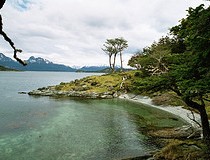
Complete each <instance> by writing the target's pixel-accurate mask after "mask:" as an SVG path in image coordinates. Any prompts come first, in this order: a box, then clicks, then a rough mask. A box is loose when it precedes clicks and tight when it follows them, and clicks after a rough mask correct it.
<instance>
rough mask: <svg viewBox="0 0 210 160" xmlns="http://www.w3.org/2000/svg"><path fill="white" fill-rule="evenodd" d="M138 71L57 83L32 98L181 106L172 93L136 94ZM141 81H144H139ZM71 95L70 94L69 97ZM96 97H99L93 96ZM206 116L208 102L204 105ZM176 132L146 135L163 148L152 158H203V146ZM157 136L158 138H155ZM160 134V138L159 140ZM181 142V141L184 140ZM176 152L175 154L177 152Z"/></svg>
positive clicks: (169, 131)
mask: <svg viewBox="0 0 210 160" xmlns="http://www.w3.org/2000/svg"><path fill="white" fill-rule="evenodd" d="M139 75H140V72H139V71H129V72H117V73H112V74H104V75H101V76H89V77H85V78H82V79H77V80H74V81H71V82H68V83H63V82H61V83H60V84H59V85H56V86H49V87H43V88H39V89H38V90H36V91H32V92H31V93H30V94H32V95H44V96H57V97H58V96H59V97H60V96H61V97H63V96H64V97H66V96H68V97H72V96H73V97H83V98H115V97H118V96H119V95H121V94H123V93H132V94H135V95H137V94H141V95H144V96H149V97H150V98H152V101H153V103H154V104H155V105H164V106H168V105H172V106H184V107H186V108H188V107H187V106H186V105H185V104H184V103H183V101H182V100H181V99H180V97H178V96H177V95H176V94H174V93H173V92H166V91H165V92H157V93H152V94H148V93H146V92H140V91H138V90H137V89H136V88H135V87H134V86H135V85H134V84H135V83H136V81H137V80H138V81H139ZM142 81H144V78H142ZM69 93H73V94H69ZM97 95H99V96H97ZM207 106H208V107H207V111H208V116H209V117H210V103H209V102H207ZM175 132H176V129H167V128H166V129H161V130H153V131H151V130H150V132H149V134H150V135H151V136H154V137H157V138H160V139H161V141H162V143H163V144H164V146H165V147H163V149H162V150H161V151H159V152H158V153H156V154H155V157H156V159H164V158H165V159H182V158H184V159H187V158H188V159H189V158H190V159H196V158H197V157H203V158H205V156H206V152H205V150H206V148H205V147H206V146H205V145H204V144H203V143H202V141H201V140H197V139H194V138H191V139H187V140H183V136H182V135H179V136H178V137H177V135H176V136H174V133H175ZM157 135H158V136H157ZM159 135H162V137H159ZM184 139H185V138H184ZM178 152H179V153H178Z"/></svg>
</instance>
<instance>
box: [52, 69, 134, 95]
mask: <svg viewBox="0 0 210 160" xmlns="http://www.w3.org/2000/svg"><path fill="white" fill-rule="evenodd" d="M132 75H133V73H132V72H125V73H115V74H105V75H101V76H89V77H85V78H82V79H79V80H75V81H72V82H69V83H60V85H57V86H56V87H55V89H56V90H59V91H86V92H96V93H101V92H113V91H121V90H125V89H128V88H129V86H130V85H131V82H130V81H131V79H132V78H131V77H132ZM123 77H126V80H125V81H124V83H123V88H120V85H121V83H122V79H123Z"/></svg>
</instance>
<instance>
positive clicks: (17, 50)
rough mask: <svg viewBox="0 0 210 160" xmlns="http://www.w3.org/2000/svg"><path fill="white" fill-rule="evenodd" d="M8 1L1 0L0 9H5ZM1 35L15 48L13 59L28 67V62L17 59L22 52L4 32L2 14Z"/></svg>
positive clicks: (0, 22)
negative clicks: (4, 6)
mask: <svg viewBox="0 0 210 160" xmlns="http://www.w3.org/2000/svg"><path fill="white" fill-rule="evenodd" d="M5 1H6V0H1V1H0V9H1V8H2V7H3V5H4V3H5ZM0 34H1V35H2V36H3V37H4V39H5V40H6V41H7V42H8V43H9V44H10V46H11V47H12V48H13V50H14V55H13V57H14V58H15V59H16V60H17V61H18V62H19V63H20V64H22V65H24V66H25V65H26V62H25V61H23V60H21V59H20V58H18V57H17V53H18V52H19V53H21V52H22V50H21V49H17V48H15V46H14V43H13V42H12V40H11V39H10V38H9V37H8V36H7V34H6V33H5V32H4V31H3V23H2V17H1V14H0Z"/></svg>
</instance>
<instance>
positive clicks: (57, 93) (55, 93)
mask: <svg viewBox="0 0 210 160" xmlns="http://www.w3.org/2000/svg"><path fill="white" fill-rule="evenodd" d="M28 94H29V95H34V96H50V97H81V98H90V99H111V98H116V97H118V96H119V93H118V92H114V91H107V92H89V91H85V90H82V91H75V90H69V91H61V90H56V87H55V86H49V87H43V88H38V89H37V90H33V91H31V92H29V93H28Z"/></svg>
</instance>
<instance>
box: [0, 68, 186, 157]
mask: <svg viewBox="0 0 210 160" xmlns="http://www.w3.org/2000/svg"><path fill="white" fill-rule="evenodd" d="M88 75H92V74H91V73H88V74H87V73H61V72H0V93H1V96H0V102H1V103H0V159H4V160H29V159H30V160H37V159H39V160H42V159H43V160H63V159H67V160H83V159H86V160H98V159H100V160H111V159H122V158H127V157H135V156H140V155H144V154H146V153H147V152H150V151H152V150H155V149H157V146H156V145H155V143H154V142H153V141H152V140H151V139H150V138H149V137H147V136H145V135H143V134H142V133H141V130H142V129H143V128H146V127H148V126H160V127H162V126H165V127H167V124H170V126H180V125H183V122H182V121H180V120H175V119H174V118H172V117H173V116H172V115H171V114H168V113H166V112H163V111H160V110H158V109H154V108H150V107H148V106H143V105H140V104H138V103H133V102H128V101H126V100H120V99H112V100H84V99H56V98H49V97H33V96H28V95H23V94H18V92H22V91H24V92H28V91H31V90H33V89H37V88H39V87H44V86H49V85H56V84H59V83H60V82H68V81H71V80H74V79H79V78H82V77H85V76H88ZM166 122H167V124H166Z"/></svg>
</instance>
